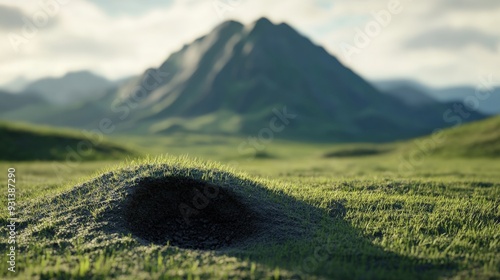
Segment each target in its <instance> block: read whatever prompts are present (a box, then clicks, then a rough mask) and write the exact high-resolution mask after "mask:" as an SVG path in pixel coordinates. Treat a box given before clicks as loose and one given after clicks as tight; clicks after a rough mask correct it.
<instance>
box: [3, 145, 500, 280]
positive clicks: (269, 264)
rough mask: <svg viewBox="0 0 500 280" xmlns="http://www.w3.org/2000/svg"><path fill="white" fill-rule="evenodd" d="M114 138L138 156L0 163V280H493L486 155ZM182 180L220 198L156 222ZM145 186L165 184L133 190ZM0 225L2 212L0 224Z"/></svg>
mask: <svg viewBox="0 0 500 280" xmlns="http://www.w3.org/2000/svg"><path fill="white" fill-rule="evenodd" d="M113 140H114V141H116V142H126V143H127V144H128V145H129V146H130V147H134V146H135V147H143V148H141V149H139V148H138V149H137V150H138V151H139V152H140V153H142V154H149V155H150V156H149V157H146V158H143V159H137V160H133V159H132V158H131V159H129V160H128V161H125V160H101V161H90V162H79V163H75V164H74V165H72V166H71V167H70V168H69V170H68V168H63V169H61V168H58V166H61V165H62V164H64V163H63V162H29V161H28V162H0V170H3V171H2V172H0V178H1V180H2V181H4V182H7V169H8V168H15V169H16V173H15V176H16V189H17V191H16V199H17V202H18V203H19V205H18V213H19V224H18V228H17V233H18V246H19V249H18V251H17V252H16V254H17V255H16V256H17V258H16V272H15V273H12V272H9V271H8V270H7V267H8V265H9V264H8V263H7V260H8V256H7V254H6V253H7V252H5V251H3V252H2V261H1V265H0V267H1V272H0V275H1V277H2V278H4V277H8V278H17V279H89V278H93V279H105V278H119V279H212V278H215V279H345V278H349V279H352V278H354V279H498V278H500V172H499V170H500V161H498V159H496V158H494V157H474V158H465V157H455V158H451V159H450V158H449V157H442V156H439V157H438V156H435V155H434V154H428V153H420V154H419V157H418V160H417V159H416V158H413V159H412V158H411V155H410V156H409V153H411V151H412V149H413V148H414V146H415V145H417V144H415V142H414V141H410V142H405V143H396V144H386V145H371V144H358V145H340V146H337V145H330V144H300V143H294V142H286V141H281V140H275V141H273V142H272V143H270V144H267V145H266V147H265V149H262V150H260V151H258V152H252V151H251V150H245V151H244V152H243V153H242V152H241V150H238V146H239V145H240V144H241V142H242V141H245V140H244V139H241V138H237V137H207V136H203V135H199V136H196V135H194V136H189V137H186V136H182V135H177V136H175V135H174V136H169V137H166V136H165V137H160V136H157V137H139V136H136V137H125V136H119V137H115V138H114V139H113ZM449 147H451V146H449ZM166 154H168V155H166ZM435 154H436V155H440V153H435ZM183 155H187V156H183ZM196 158H200V159H196ZM216 162H217V163H216ZM218 162H220V163H218ZM186 177H187V178H191V179H192V180H195V181H197V182H200V181H202V182H206V183H209V184H211V185H213V186H217V187H218V188H219V192H218V193H219V195H216V196H214V197H210V196H209V195H208V194H207V193H205V195H207V196H209V198H208V200H207V201H208V202H207V205H208V206H204V207H197V206H196V203H195V202H193V204H194V205H195V206H196V209H194V207H193V205H191V204H189V203H190V202H191V200H190V197H189V196H188V197H187V200H185V201H186V202H187V203H188V204H189V206H190V208H189V209H191V210H193V211H196V213H195V212H188V213H190V214H188V215H187V216H188V218H189V219H193V220H194V221H195V225H194V226H193V227H189V226H185V225H184V224H183V223H182V221H180V222H179V223H178V224H168V225H167V224H165V225H163V224H162V221H163V222H164V221H165V219H166V217H164V214H162V213H166V212H168V211H171V210H172V209H174V208H175V207H174V206H172V205H173V204H172V203H174V202H175V201H172V200H169V195H170V197H171V196H172V194H175V193H176V191H178V190H177V189H175V190H174V189H173V188H174V187H172V186H169V185H179V186H181V187H182V186H183V185H190V184H191V185H190V186H188V187H189V188H192V189H191V190H192V191H193V193H197V192H198V191H201V192H203V189H202V188H201V187H200V188H198V187H197V186H195V185H196V184H195V185H193V184H194V183H193V182H191V181H189V182H188V181H183V180H184V179H179V178H186ZM153 181H154V182H162V181H164V182H168V184H169V185H168V184H165V185H163V187H161V186H160V187H158V186H159V185H158V184H157V185H154V184H153V185H147V184H146V183H147V182H153ZM186 182H187V183H186ZM162 188H164V189H162ZM195 188H198V191H197V190H195ZM165 191H166V192H165ZM5 194H6V191H5ZM191 194H192V193H191ZM179 197H180V196H179ZM6 199H7V198H6V195H2V196H1V203H2V205H7V201H6ZM199 203H202V204H203V201H202V202H199ZM198 206H199V205H198ZM202 206H203V205H202ZM169 207H170V208H169ZM172 207H174V208H172ZM3 208H4V209H5V207H3ZM224 209H231V213H228V212H229V210H228V211H225V210H224ZM174 210H175V209H174ZM174 212H175V211H174ZM235 213H236V214H235ZM238 214H241V217H238ZM162 215H163V216H162ZM165 215H166V214H165ZM235 215H236V216H235ZM182 217H184V218H185V216H182V215H181V216H180V218H182ZM7 218H8V213H7V211H5V210H4V211H2V216H1V219H2V221H3V224H6V223H7ZM167 218H168V217H167ZM174 218H175V217H174ZM177 218H179V217H177ZM202 218H203V219H204V220H203V222H200V223H199V224H198V222H199V221H201V220H202ZM224 219H226V220H231V221H232V223H231V224H229V226H228V225H227V224H224V222H223V221H224ZM181 220H182V219H181ZM176 225H177V226H179V227H178V228H175V227H174V228H173V229H172V226H176ZM198 225H199V226H198ZM167 228H168V229H170V231H168V232H167V233H168V234H167V235H162V234H163V233H162V231H161V230H162V229H167ZM1 234H2V236H7V234H8V232H7V229H6V228H5V227H2V229H1ZM2 243H3V244H2V245H3V247H2V248H8V246H9V244H7V239H5V238H3V239H2ZM2 250H3V249H2Z"/></svg>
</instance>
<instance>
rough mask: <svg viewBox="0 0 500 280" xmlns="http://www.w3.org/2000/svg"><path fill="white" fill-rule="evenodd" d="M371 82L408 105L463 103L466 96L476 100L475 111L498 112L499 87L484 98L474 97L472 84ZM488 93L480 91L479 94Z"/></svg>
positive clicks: (397, 81)
mask: <svg viewBox="0 0 500 280" xmlns="http://www.w3.org/2000/svg"><path fill="white" fill-rule="evenodd" d="M372 84H373V85H374V86H375V87H376V88H377V89H378V90H380V91H381V92H383V93H386V94H389V95H391V96H394V97H397V98H399V99H400V100H402V101H403V102H405V103H407V104H409V105H416V106H420V105H425V104H430V103H432V102H434V101H439V102H442V103H453V102H460V103H464V102H465V101H466V99H467V98H471V97H472V98H474V99H475V100H477V101H478V103H477V106H478V108H477V111H478V112H479V113H482V114H486V115H496V114H500V87H493V88H492V89H490V92H489V96H488V98H486V99H484V100H480V99H477V98H476V97H475V95H476V91H477V89H476V88H474V87H472V86H455V87H444V88H432V87H428V86H425V85H422V84H420V83H418V82H415V81H412V80H405V79H395V80H379V81H373V82H372ZM487 94H488V93H487V92H485V91H483V92H480V96H482V95H487Z"/></svg>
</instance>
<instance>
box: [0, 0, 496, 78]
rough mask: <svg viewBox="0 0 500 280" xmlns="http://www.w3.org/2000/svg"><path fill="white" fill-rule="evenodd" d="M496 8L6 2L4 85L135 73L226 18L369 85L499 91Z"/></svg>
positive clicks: (0, 20) (290, 1) (257, 1)
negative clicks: (387, 82) (75, 74)
mask: <svg viewBox="0 0 500 280" xmlns="http://www.w3.org/2000/svg"><path fill="white" fill-rule="evenodd" d="M499 15H500V1H498V0H420V1H416V0H413V1H412V0H357V1H352V0H351V1H348V0H338V1H327V0H308V1H306V0H286V1H285V0H272V1H270V0H163V1H160V0H142V1H136V0H106V1H104V0H24V1H16V0H0V42H1V43H0V84H2V83H6V82H8V81H10V80H13V79H15V78H18V77H21V76H22V77H25V78H27V79H38V78H42V77H46V76H62V75H64V74H65V73H67V72H68V71H78V70H91V71H93V72H95V73H97V74H100V75H103V76H105V77H107V78H109V79H119V78H122V77H127V76H131V75H138V74H140V73H142V72H143V71H144V70H145V69H147V68H149V67H157V66H159V65H160V64H161V63H162V62H163V61H164V60H165V59H167V58H168V56H169V54H170V53H172V52H174V51H176V50H178V49H180V48H181V47H182V46H183V45H184V44H188V43H190V42H191V41H193V40H194V39H196V38H197V37H200V36H202V35H204V34H206V33H208V32H210V30H212V29H213V28H214V27H215V26H217V25H218V24H220V23H222V22H223V21H225V20H229V19H232V20H237V21H240V22H242V23H244V24H250V23H252V22H253V21H255V20H257V19H258V18H260V17H267V18H269V19H270V20H271V21H273V22H274V23H280V22H287V23H288V24H290V25H291V26H293V27H294V28H296V29H297V30H298V31H299V32H301V33H302V34H304V35H305V36H307V37H309V38H310V39H311V40H312V41H313V42H314V43H316V44H319V45H322V46H323V47H324V48H325V49H326V50H327V51H328V52H330V53H331V54H332V55H334V56H336V57H337V58H338V59H339V60H340V61H341V62H342V63H344V64H345V65H346V66H348V67H350V68H351V69H353V70H354V71H355V72H357V73H358V74H360V75H361V76H363V77H364V78H366V79H369V80H381V79H399V78H404V79H413V80H417V81H420V82H422V83H425V84H427V85H430V86H434V87H445V86H453V85H475V84H478V83H479V81H480V79H481V77H487V76H490V77H492V78H491V79H492V80H493V82H494V83H496V84H500V67H499V64H500V63H499V62H500V55H499V54H500V28H499V26H500V16H499Z"/></svg>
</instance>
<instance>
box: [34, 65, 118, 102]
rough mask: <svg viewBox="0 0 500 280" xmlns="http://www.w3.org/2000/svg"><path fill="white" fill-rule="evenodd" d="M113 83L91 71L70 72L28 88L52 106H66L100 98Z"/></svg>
mask: <svg viewBox="0 0 500 280" xmlns="http://www.w3.org/2000/svg"><path fill="white" fill-rule="evenodd" d="M112 86H113V83H112V82H111V81H108V80H107V79H105V78H103V77H100V76H97V75H95V74H93V73H91V72H89V71H78V72H69V73H67V74H66V75H64V76H63V77H58V78H43V79H40V80H37V81H34V82H32V83H30V84H28V85H27V86H26V88H25V89H24V91H28V92H37V93H39V94H40V96H42V97H43V98H44V99H45V100H47V101H48V102H50V103H52V104H57V105H66V104H70V103H76V102H79V101H83V100H86V99H90V98H94V97H98V96H100V95H102V94H103V92H104V91H105V90H106V89H108V88H110V87H112Z"/></svg>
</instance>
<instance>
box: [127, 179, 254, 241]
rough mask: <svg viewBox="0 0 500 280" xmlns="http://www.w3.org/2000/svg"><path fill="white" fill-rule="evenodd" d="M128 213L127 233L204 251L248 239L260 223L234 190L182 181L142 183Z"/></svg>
mask: <svg viewBox="0 0 500 280" xmlns="http://www.w3.org/2000/svg"><path fill="white" fill-rule="evenodd" d="M124 211H125V213H124V214H125V219H126V222H127V227H128V229H129V230H130V231H131V232H132V233H133V234H135V235H137V236H138V237H140V238H143V239H145V240H147V241H150V242H153V243H158V244H165V243H166V242H167V241H170V244H171V245H174V246H178V247H181V248H188V249H202V250H213V249H218V248H224V247H230V246H232V245H236V244H237V243H238V242H240V241H243V240H245V239H247V238H248V237H250V236H252V235H253V234H254V233H255V232H256V227H257V226H256V224H257V219H258V217H257V216H258V215H257V214H256V213H253V212H252V211H251V210H250V209H249V207H247V206H246V205H245V204H243V203H242V202H241V200H240V199H239V198H238V197H237V196H236V195H235V194H234V193H232V192H231V191H230V190H227V189H225V188H222V187H219V186H216V185H213V184H210V183H208V182H204V181H200V180H194V179H191V178H187V177H180V176H170V177H164V178H157V179H153V178H145V179H142V180H141V181H140V182H139V183H138V184H137V187H136V189H135V191H134V193H132V194H131V196H130V197H129V198H128V199H127V201H126V202H125V207H124Z"/></svg>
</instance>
